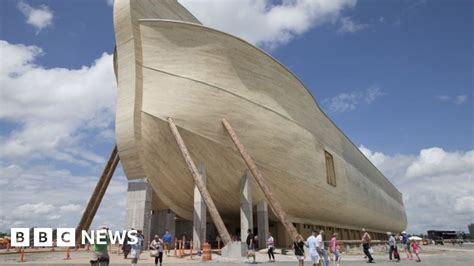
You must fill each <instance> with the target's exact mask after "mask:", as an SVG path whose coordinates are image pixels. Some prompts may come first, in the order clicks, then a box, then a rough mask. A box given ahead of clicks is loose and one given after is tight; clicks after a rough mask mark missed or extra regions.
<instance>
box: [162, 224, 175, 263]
mask: <svg viewBox="0 0 474 266" xmlns="http://www.w3.org/2000/svg"><path fill="white" fill-rule="evenodd" d="M172 241H173V236H172V235H171V234H170V232H169V231H168V230H166V232H165V234H164V235H163V243H164V246H165V254H166V256H168V257H169V256H170V248H171V242H172Z"/></svg>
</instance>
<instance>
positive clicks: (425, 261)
mask: <svg viewBox="0 0 474 266" xmlns="http://www.w3.org/2000/svg"><path fill="white" fill-rule="evenodd" d="M64 255H65V252H64V251H56V252H36V253H33V254H32V253H27V254H26V262H23V263H20V262H17V261H18V259H19V255H18V254H10V255H5V254H2V255H0V265H2V266H9V265H12V266H13V265H16V266H17V265H25V266H26V265H32V266H33V265H34V266H37V265H44V266H49V265H51V266H58V265H67V266H73V265H77V266H79V265H81V266H82V265H90V264H89V263H88V261H89V259H90V256H91V253H90V252H86V251H77V252H71V257H72V259H71V260H64V259H63V258H64ZM402 255H403V254H402ZM402 257H404V256H402ZM374 258H375V262H376V265H432V266H466V265H474V244H469V245H465V246H464V247H463V248H459V247H452V246H427V247H424V253H423V254H421V258H422V262H421V263H417V262H415V261H408V260H402V261H400V263H394V262H389V261H387V255H386V254H383V253H382V252H380V254H376V255H375V256H374ZM276 260H277V262H267V257H266V254H263V253H258V254H257V264H256V265H262V266H263V265H272V266H286V265H298V263H297V262H296V259H295V258H294V256H292V255H279V254H277V255H276ZM153 262H154V258H151V257H149V256H148V252H144V253H143V254H142V259H141V260H140V262H139V264H138V265H143V266H152V265H154V263H153ZM167 264H171V265H173V266H175V265H176V266H177V265H189V264H195V265H219V266H220V265H236V264H241V265H253V264H249V263H246V260H245V259H228V258H222V257H220V256H219V255H216V254H213V260H212V261H210V262H207V263H203V262H201V260H200V257H197V256H194V259H193V260H191V259H190V258H189V257H185V258H182V259H180V258H174V257H165V258H164V265H167ZM110 265H111V266H113V265H130V260H125V259H123V257H122V256H119V255H117V254H116V253H115V254H112V255H111V263H110ZM305 265H306V266H310V265H311V262H310V261H306V262H305ZM340 265H341V266H344V265H351V266H359V265H368V264H367V263H366V262H365V260H364V259H363V255H361V254H360V253H359V254H351V255H348V254H344V255H343V260H342V262H341V263H340Z"/></svg>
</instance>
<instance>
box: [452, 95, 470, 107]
mask: <svg viewBox="0 0 474 266" xmlns="http://www.w3.org/2000/svg"><path fill="white" fill-rule="evenodd" d="M466 101H467V95H458V96H456V98H454V103H455V104H458V105H459V104H463V103H465V102H466Z"/></svg>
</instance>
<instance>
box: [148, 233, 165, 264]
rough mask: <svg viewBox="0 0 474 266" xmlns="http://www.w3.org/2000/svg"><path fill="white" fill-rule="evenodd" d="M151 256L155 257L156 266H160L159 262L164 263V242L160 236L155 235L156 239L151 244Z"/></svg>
mask: <svg viewBox="0 0 474 266" xmlns="http://www.w3.org/2000/svg"><path fill="white" fill-rule="evenodd" d="M150 255H151V256H152V257H155V266H158V262H159V263H160V266H161V264H162V263H163V240H162V239H161V238H160V236H159V235H155V238H154V239H153V241H151V243H150Z"/></svg>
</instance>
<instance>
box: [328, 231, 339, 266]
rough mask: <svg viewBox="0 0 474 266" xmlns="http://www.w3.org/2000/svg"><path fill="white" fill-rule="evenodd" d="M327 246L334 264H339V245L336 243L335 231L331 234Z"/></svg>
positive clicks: (337, 265)
mask: <svg viewBox="0 0 474 266" xmlns="http://www.w3.org/2000/svg"><path fill="white" fill-rule="evenodd" d="M329 248H330V251H331V252H332V254H333V256H334V257H333V261H334V266H339V261H340V260H341V256H340V252H339V245H338V244H337V233H334V234H332V238H331V242H330V246H329Z"/></svg>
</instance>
